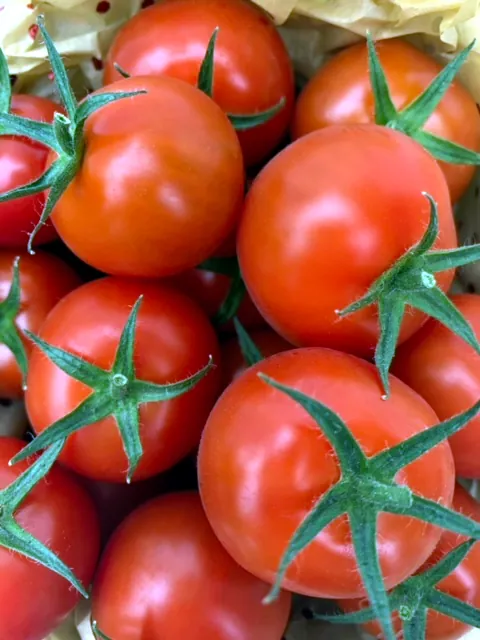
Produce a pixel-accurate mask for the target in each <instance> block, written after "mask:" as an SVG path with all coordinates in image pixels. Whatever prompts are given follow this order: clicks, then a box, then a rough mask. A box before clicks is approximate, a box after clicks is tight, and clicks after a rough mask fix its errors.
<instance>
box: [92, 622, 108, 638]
mask: <svg viewBox="0 0 480 640" xmlns="http://www.w3.org/2000/svg"><path fill="white" fill-rule="evenodd" d="M91 626H92V631H93V635H94V636H95V638H97V639H98V640H110V638H109V637H108V636H107V635H105V634H104V633H103V632H102V631H101V630H100V629H99V628H98V624H97V622H96V620H92V623H91Z"/></svg>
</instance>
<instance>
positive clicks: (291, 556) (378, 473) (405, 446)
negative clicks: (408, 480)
mask: <svg viewBox="0 0 480 640" xmlns="http://www.w3.org/2000/svg"><path fill="white" fill-rule="evenodd" d="M258 375H259V377H260V378H261V379H262V380H264V381H265V382H266V383H267V384H269V385H270V386H272V387H274V388H275V389H277V390H278V391H280V392H282V393H284V394H285V395H287V396H289V397H290V398H291V399H292V400H294V401H295V402H297V403H298V404H299V405H300V406H301V407H302V408H303V409H305V411H306V412H307V413H308V414H309V415H310V416H311V417H312V418H313V419H314V420H315V422H316V423H317V425H318V427H319V428H320V429H321V431H322V432H323V434H324V435H325V437H326V438H327V439H328V441H329V442H330V444H331V445H332V447H333V449H334V451H335V454H336V457H337V459H338V464H339V466H340V471H341V477H340V480H339V481H338V482H337V484H335V485H334V486H332V487H331V488H330V489H329V490H328V491H327V492H326V493H325V494H324V495H323V496H322V497H321V498H320V499H319V500H318V502H317V503H316V504H315V505H314V507H313V508H312V510H311V511H310V513H309V514H308V515H307V516H306V517H305V519H304V520H303V522H302V523H301V524H300V526H299V527H298V529H297V530H296V531H295V533H294V535H293V537H292V539H291V540H290V543H289V545H288V548H287V550H286V551H285V553H284V555H283V558H282V560H281V562H280V566H279V569H278V573H277V576H276V580H275V584H274V586H273V587H272V589H271V591H270V593H269V594H268V596H267V597H266V599H265V602H266V603H269V602H272V601H273V600H274V599H275V598H276V597H277V596H278V594H279V592H280V588H281V584H282V581H283V579H284V577H285V574H286V572H287V570H288V568H289V566H290V565H291V564H292V563H293V562H294V560H295V558H296V557H297V556H298V554H299V553H301V552H302V551H303V550H304V549H305V548H306V547H308V545H309V544H310V543H311V542H312V541H313V540H314V539H315V538H316V537H317V536H318V535H319V534H320V532H321V531H322V530H323V529H324V528H325V527H327V526H328V525H329V524H330V523H331V522H333V521H334V520H336V519H337V518H339V517H340V516H343V515H347V516H348V519H349V523H350V529H351V534H352V543H353V547H354V550H355V554H356V559H357V565H358V570H359V573H360V576H361V577H362V580H363V583H364V586H365V590H366V593H367V595H368V598H369V600H370V603H371V610H372V615H374V616H375V618H376V619H378V620H379V622H380V624H381V626H382V629H383V633H384V636H385V639H386V640H395V639H396V634H395V632H394V629H393V626H392V620H391V610H390V600H389V596H388V593H387V591H386V589H385V585H384V581H383V575H382V571H381V568H380V563H379V558H378V552H377V520H378V516H379V514H380V513H382V512H385V513H391V514H396V515H402V516H408V517H410V518H415V519H418V520H422V521H424V522H428V523H430V524H432V525H435V526H437V527H440V528H442V529H448V530H450V531H453V532H455V533H459V534H461V535H465V536H467V537H468V538H472V539H474V540H480V523H478V522H475V521H474V520H471V519H470V518H467V517H466V516H464V515H462V514H460V513H457V512H455V511H452V510H451V509H448V508H446V507H444V506H442V505H441V504H439V503H438V502H435V501H432V500H428V499H426V498H423V497H422V496H420V495H418V494H416V493H414V492H413V491H412V490H411V489H410V488H409V487H407V486H403V485H399V484H397V482H396V481H395V476H396V474H397V473H398V472H399V471H400V470H401V469H403V468H404V467H406V466H407V465H409V464H411V463H412V462H414V461H415V460H418V459H419V458H421V457H422V456H423V455H424V454H425V453H427V452H428V451H430V450H432V449H433V448H434V447H435V446H436V445H438V444H439V443H441V442H443V441H444V440H446V439H447V438H449V437H451V436H452V435H453V434H455V433H457V432H458V431H460V429H462V428H463V427H465V426H466V425H467V424H468V423H469V422H470V420H472V419H473V418H474V417H475V416H476V415H478V413H479V412H480V401H478V402H477V403H476V404H475V406H474V407H472V408H471V409H469V410H468V411H465V412H464V413H462V414H460V415H458V416H455V417H454V418H451V419H450V420H446V421H445V422H442V423H440V424H438V425H436V426H434V427H431V428H429V429H426V430H425V431H422V432H420V433H417V434H416V435H414V436H413V437H411V438H409V439H408V440H405V441H404V442H401V443H400V444H398V445H396V446H394V447H392V448H390V449H386V450H385V451H382V452H381V453H379V454H377V455H375V456H373V457H371V458H367V456H366V455H365V454H364V453H363V451H362V449H361V447H360V444H359V443H358V441H357V440H356V439H355V437H354V436H353V434H352V433H351V431H350V429H349V428H348V427H347V425H346V424H345V423H344V422H343V420H342V419H341V418H340V417H339V416H338V415H337V414H336V413H334V412H333V411H332V410H331V409H329V408H328V407H327V406H326V405H324V404H322V403H321V402H318V401H317V400H314V399H313V398H310V397H309V396H307V395H305V394H303V393H301V392H300V391H297V390H296V389H293V388H291V387H287V386H285V385H283V384H280V383H279V382H276V381H275V380H273V379H272V378H269V377H267V376H266V375H264V374H262V373H259V374H258ZM418 638H422V639H423V636H418Z"/></svg>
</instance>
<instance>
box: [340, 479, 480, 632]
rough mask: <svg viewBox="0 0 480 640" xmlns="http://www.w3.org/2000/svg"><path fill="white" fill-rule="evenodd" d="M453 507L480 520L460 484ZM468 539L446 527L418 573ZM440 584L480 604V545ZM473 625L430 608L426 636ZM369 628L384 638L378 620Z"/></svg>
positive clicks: (355, 604)
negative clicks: (447, 529) (446, 529)
mask: <svg viewBox="0 0 480 640" xmlns="http://www.w3.org/2000/svg"><path fill="white" fill-rule="evenodd" d="M452 507H453V508H454V509H455V510H456V511H460V512H461V513H463V514H464V515H466V516H468V517H469V518H473V519H474V520H477V521H479V522H480V505H479V504H478V502H477V501H476V500H474V499H473V498H472V497H471V496H470V495H468V493H467V492H466V491H465V489H463V488H462V487H461V486H460V485H459V484H457V485H456V487H455V494H454V496H453V504H452ZM465 540H466V538H464V537H462V536H459V535H457V534H456V533H452V532H451V531H444V532H443V534H442V537H441V538H440V542H439V543H438V546H437V548H436V549H435V551H434V552H433V553H432V555H431V556H430V558H429V559H428V560H427V562H426V563H425V564H424V565H423V567H422V568H421V569H420V570H419V571H418V572H417V573H422V572H423V571H424V570H427V569H430V568H431V567H433V566H434V565H435V564H437V562H439V561H440V560H441V559H442V558H444V557H445V556H446V555H447V554H448V553H450V551H452V550H453V549H455V547H458V545H459V544H461V543H462V542H464V541H465ZM437 588H438V589H439V591H443V592H444V593H448V594H449V595H451V596H453V597H454V598H458V599H459V600H463V602H467V603H468V604H471V605H472V606H474V607H480V545H478V544H477V545H475V546H474V547H473V548H472V550H471V551H470V552H469V554H468V555H467V557H466V558H465V560H464V561H463V562H462V563H460V564H459V565H458V566H457V568H456V569H454V570H453V571H452V573H451V574H450V575H449V576H448V577H447V578H445V579H444V580H442V581H441V582H440V583H439V584H438V587H437ZM340 605H341V607H342V609H343V610H344V611H345V612H351V611H357V610H358V609H359V608H361V607H364V606H368V602H366V601H365V600H341V601H340ZM393 621H394V625H395V629H396V630H398V631H400V629H401V623H400V621H399V619H398V617H397V616H396V615H395V616H394V617H393ZM470 628H471V627H469V626H467V625H465V624H464V623H463V622H460V621H459V620H455V619H453V618H450V617H448V616H445V615H442V614H441V613H437V612H436V611H432V610H429V612H428V618H427V632H426V635H425V638H426V640H457V639H458V638H463V636H464V635H465V633H466V632H467V631H468V630H469V629H470ZM365 629H366V630H367V631H368V632H369V633H371V634H372V635H373V637H374V638H382V634H381V631H380V628H379V625H378V623H376V622H372V623H368V624H366V625H365Z"/></svg>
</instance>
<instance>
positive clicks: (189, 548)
mask: <svg viewBox="0 0 480 640" xmlns="http://www.w3.org/2000/svg"><path fill="white" fill-rule="evenodd" d="M268 589H269V587H268V585H266V584H265V583H263V582H261V581H260V580H258V579H257V578H255V577H254V576H252V575H250V574H248V573H247V572H246V571H244V570H243V569H242V568H241V567H239V566H238V565H237V564H236V563H235V562H234V561H233V560H232V559H231V558H230V556H229V555H228V554H227V552H226V551H225V550H224V549H223V547H222V546H221V544H220V543H219V542H218V540H217V539H216V537H215V535H214V533H213V531H212V529H211V527H210V525H209V524H208V521H207V519H206V517H205V514H204V512H203V509H202V505H201V502H200V499H199V497H198V494H196V493H178V494H170V495H168V496H164V497H161V498H157V499H156V500H152V501H151V502H149V503H147V504H145V505H144V506H143V507H140V508H139V509H138V510H137V511H135V512H134V513H133V514H131V516H130V517H129V518H127V520H125V521H124V522H123V524H122V525H121V526H120V527H119V529H118V530H117V531H116V532H115V534H114V536H113V538H112V539H111V541H110V543H109V545H108V547H107V550H106V552H105V555H104V556H103V558H102V562H101V564H100V568H99V571H98V574H97V577H96V580H95V585H94V594H93V617H94V619H95V620H97V622H98V626H99V627H100V628H101V629H102V631H103V632H104V633H106V634H108V635H110V637H112V638H115V640H147V639H148V640H178V639H179V638H191V639H192V640H204V639H205V638H212V640H234V639H235V640H280V639H281V638H282V634H283V631H284V630H285V627H286V624H287V621H288V615H289V612H290V595H289V594H287V593H285V592H284V593H282V594H281V595H280V597H279V599H278V600H277V601H276V602H275V603H274V604H272V605H271V606H268V607H266V606H264V605H263V604H262V598H263V597H264V596H265V595H266V594H267V593H268Z"/></svg>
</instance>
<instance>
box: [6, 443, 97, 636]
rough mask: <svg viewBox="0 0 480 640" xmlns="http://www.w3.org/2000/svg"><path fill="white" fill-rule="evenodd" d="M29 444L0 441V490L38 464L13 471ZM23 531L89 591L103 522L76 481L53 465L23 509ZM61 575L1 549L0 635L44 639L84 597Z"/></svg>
mask: <svg viewBox="0 0 480 640" xmlns="http://www.w3.org/2000/svg"><path fill="white" fill-rule="evenodd" d="M24 445H25V443H24V442H22V441H21V440H17V439H16V438H5V437H4V438H0V488H1V489H4V488H5V487H7V486H8V485H10V484H11V483H12V482H14V481H15V479H16V478H17V477H18V476H19V475H21V473H22V472H23V471H25V470H26V469H27V467H28V466H29V464H31V463H32V462H33V459H32V458H30V459H29V462H20V463H18V464H16V465H14V466H12V467H10V466H9V465H8V462H9V460H11V458H12V457H13V456H14V455H16V454H17V453H18V452H19V451H20V450H21V449H22V448H23V447H24ZM15 518H16V520H17V522H18V523H19V524H20V526H21V527H24V528H25V529H26V530H27V531H28V532H29V533H31V534H32V535H33V536H35V537H36V538H38V540H40V542H42V543H43V544H45V545H47V546H48V547H49V548H50V549H52V551H54V552H55V553H56V554H57V555H58V556H59V557H60V558H61V560H63V562H64V563H65V564H66V565H67V566H68V567H70V568H71V569H72V570H73V572H74V573H75V575H76V576H77V577H78V579H79V580H80V581H81V582H82V584H83V585H84V586H85V587H88V585H89V584H90V581H91V579H92V577H93V573H94V570H95V567H96V563H97V558H98V552H99V543H100V536H99V528H98V518H97V513H96V511H95V508H94V506H93V503H92V501H91V500H90V498H89V496H88V495H87V493H86V492H85V491H84V490H83V489H82V488H81V487H80V485H79V484H78V483H77V482H75V481H74V479H73V478H72V477H71V476H70V475H69V474H68V473H67V472H66V471H64V470H63V469H61V468H60V467H58V466H55V467H53V469H52V470H51V471H50V473H49V474H48V476H47V479H46V480H42V481H41V482H40V483H39V484H38V485H37V486H36V487H35V488H34V489H33V490H32V492H31V493H30V495H29V496H28V498H27V499H26V500H25V502H24V503H23V504H22V505H21V506H20V507H19V509H17V511H16V515H15ZM80 597H81V596H80V594H79V593H78V592H77V591H76V590H75V589H74V588H73V587H71V586H70V585H69V583H68V582H67V581H66V580H64V579H63V578H61V577H60V576H58V575H56V574H55V573H52V572H51V571H49V570H48V569H46V568H45V567H42V566H40V565H39V564H37V563H35V562H33V561H31V560H28V559H26V558H24V557H22V556H20V555H18V554H17V553H14V552H12V551H9V550H6V549H4V548H0V598H1V600H0V601H1V603H2V604H1V607H2V609H1V611H2V613H1V615H0V637H1V638H8V640H44V638H45V637H47V636H48V635H49V633H51V632H53V631H54V630H55V628H56V627H57V626H58V625H59V624H60V623H61V622H62V620H63V619H64V618H65V617H66V616H67V614H68V613H69V612H70V611H71V610H72V609H73V607H74V606H75V605H76V604H77V602H78V601H79V599H80Z"/></svg>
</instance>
